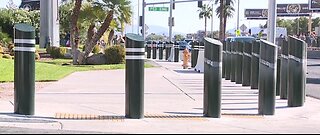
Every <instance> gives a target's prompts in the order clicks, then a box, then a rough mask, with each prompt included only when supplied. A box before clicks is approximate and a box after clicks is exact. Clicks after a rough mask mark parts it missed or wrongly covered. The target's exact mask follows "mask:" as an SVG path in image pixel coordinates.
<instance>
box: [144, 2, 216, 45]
mask: <svg viewBox="0 0 320 135" xmlns="http://www.w3.org/2000/svg"><path fill="white" fill-rule="evenodd" d="M195 1H210V0H181V1H173V0H170V2H153V3H146V2H145V0H143V1H142V36H143V39H146V35H145V7H146V6H148V5H160V4H170V11H169V12H170V16H169V40H170V41H171V39H172V24H173V22H172V10H173V4H174V3H186V2H195Z"/></svg>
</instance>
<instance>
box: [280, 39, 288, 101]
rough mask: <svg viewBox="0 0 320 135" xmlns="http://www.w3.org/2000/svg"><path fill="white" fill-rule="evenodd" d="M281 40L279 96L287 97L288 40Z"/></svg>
mask: <svg viewBox="0 0 320 135" xmlns="http://www.w3.org/2000/svg"><path fill="white" fill-rule="evenodd" d="M280 42H281V65H280V98H281V99H287V98H288V54H289V53H288V41H287V40H285V39H283V40H282V41H280Z"/></svg>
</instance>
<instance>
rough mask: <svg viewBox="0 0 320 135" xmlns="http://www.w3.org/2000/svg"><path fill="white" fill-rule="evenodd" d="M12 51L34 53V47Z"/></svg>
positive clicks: (17, 48)
mask: <svg viewBox="0 0 320 135" xmlns="http://www.w3.org/2000/svg"><path fill="white" fill-rule="evenodd" d="M13 50H14V51H21V52H36V48H35V47H14V49H13Z"/></svg>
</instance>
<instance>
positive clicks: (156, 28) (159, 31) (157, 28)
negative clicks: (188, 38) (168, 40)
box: [125, 25, 187, 36]
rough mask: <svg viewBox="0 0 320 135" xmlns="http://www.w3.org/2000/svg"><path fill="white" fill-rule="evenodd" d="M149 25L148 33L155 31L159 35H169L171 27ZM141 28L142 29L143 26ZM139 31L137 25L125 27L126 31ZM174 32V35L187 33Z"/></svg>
mask: <svg viewBox="0 0 320 135" xmlns="http://www.w3.org/2000/svg"><path fill="white" fill-rule="evenodd" d="M148 27H149V28H148V30H146V32H147V34H146V35H149V34H151V33H155V34H157V35H166V36H169V28H165V27H162V26H158V25H148ZM139 29H140V30H141V27H140V28H139ZM137 31H138V29H137V25H134V26H132V25H131V26H127V27H126V28H125V32H126V33H137ZM172 34H173V36H174V35H177V34H181V35H186V34H187V33H183V32H176V31H173V32H172Z"/></svg>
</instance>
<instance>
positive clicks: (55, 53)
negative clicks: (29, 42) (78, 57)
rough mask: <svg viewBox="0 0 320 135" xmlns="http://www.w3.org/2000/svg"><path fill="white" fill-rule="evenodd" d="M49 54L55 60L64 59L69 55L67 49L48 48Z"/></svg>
mask: <svg viewBox="0 0 320 135" xmlns="http://www.w3.org/2000/svg"><path fill="white" fill-rule="evenodd" d="M47 52H49V54H50V55H51V57H53V58H64V56H65V54H66V53H67V48H66V47H53V46H51V47H48V48H47Z"/></svg>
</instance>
